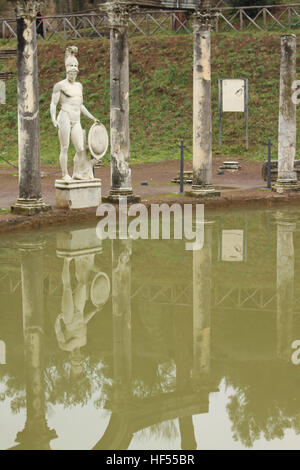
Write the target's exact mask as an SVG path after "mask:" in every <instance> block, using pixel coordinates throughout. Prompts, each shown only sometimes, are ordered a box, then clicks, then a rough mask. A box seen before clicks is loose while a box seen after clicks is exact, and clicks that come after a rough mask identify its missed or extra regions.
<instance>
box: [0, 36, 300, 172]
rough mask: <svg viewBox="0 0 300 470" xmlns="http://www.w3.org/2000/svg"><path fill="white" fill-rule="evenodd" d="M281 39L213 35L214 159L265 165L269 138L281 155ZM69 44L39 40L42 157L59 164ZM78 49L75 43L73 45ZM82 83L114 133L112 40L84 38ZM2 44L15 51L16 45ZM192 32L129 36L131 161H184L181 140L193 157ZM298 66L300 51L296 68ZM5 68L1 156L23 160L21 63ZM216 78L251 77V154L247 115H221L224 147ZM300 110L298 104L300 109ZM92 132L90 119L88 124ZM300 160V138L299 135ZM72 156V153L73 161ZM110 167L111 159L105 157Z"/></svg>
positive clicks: (3, 63) (188, 155) (6, 64)
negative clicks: (57, 120) (60, 92)
mask: <svg viewBox="0 0 300 470" xmlns="http://www.w3.org/2000/svg"><path fill="white" fill-rule="evenodd" d="M280 34H281V33H277V32H272V33H266V32H249V33H241V32H239V33H234V32H233V33H226V34H214V33H213V40H212V96H213V106H212V109H213V154H214V155H219V156H224V158H225V159H228V158H244V159H249V160H263V159H265V158H266V154H267V149H266V147H265V145H264V143H266V142H267V139H268V137H271V139H272V142H273V144H274V145H273V158H276V153H277V133H278V101H279V65H280ZM68 44H70V41H69V42H62V41H50V42H47V43H43V42H42V41H39V83H40V84H39V88H40V118H41V119H40V123H41V159H42V162H43V163H45V164H55V165H57V163H58V155H59V141H58V137H57V132H56V130H55V129H54V127H53V126H52V122H51V119H50V114H49V105H50V100H51V93H52V87H53V85H54V83H56V82H57V81H59V80H61V79H63V78H64V77H65V69H64V51H65V48H66V46H67V45H68ZM72 44H75V42H72ZM76 45H78V47H79V55H78V59H79V66H80V75H79V78H78V79H79V80H80V81H81V83H82V84H83V87H84V98H85V105H86V106H87V108H88V109H89V110H91V112H92V113H93V114H94V115H95V116H97V117H98V118H99V119H100V120H101V122H103V124H104V125H105V126H106V127H107V128H109V40H107V39H91V40H87V39H80V40H77V41H76ZM0 47H3V48H8V47H9V48H13V47H16V44H15V43H12V42H9V43H8V44H5V42H4V41H3V40H2V42H1V41H0ZM192 64H193V38H192V36H191V35H181V36H155V37H135V38H131V39H130V135H131V163H133V164H134V163H143V162H153V161H161V160H169V159H178V158H179V155H180V151H179V149H178V147H177V146H178V144H179V142H180V139H182V138H183V139H184V140H185V144H186V147H187V151H186V153H185V158H186V159H187V160H190V159H191V158H192V154H191V150H192V98H193V96H192ZM299 65H300V48H299V52H298V57H297V66H299ZM0 70H2V71H5V70H10V71H13V72H14V73H15V75H14V77H13V78H12V79H10V80H9V81H8V82H7V104H6V105H2V106H1V118H0V139H1V149H0V157H1V156H2V157H4V158H5V159H7V160H9V161H11V162H16V161H17V154H18V152H17V81H16V60H15V59H9V60H6V61H4V60H2V61H1V62H0ZM218 78H248V79H249V139H250V148H249V151H246V150H245V116H244V114H240V113H226V114H224V115H223V146H222V148H221V149H220V148H219V147H218ZM298 113H300V106H298ZM82 123H83V125H84V127H85V128H86V129H88V128H89V125H90V123H91V122H89V121H88V120H86V118H83V119H82ZM297 140H298V152H297V157H298V158H300V145H299V144H300V134H298V137H297ZM72 155H73V150H72V153H71V152H70V158H71V156H72ZM104 160H105V163H106V164H109V155H108V154H107V155H106V157H105V159H104Z"/></svg>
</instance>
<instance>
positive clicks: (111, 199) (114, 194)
mask: <svg viewBox="0 0 300 470" xmlns="http://www.w3.org/2000/svg"><path fill="white" fill-rule="evenodd" d="M121 197H126V198H127V203H128V204H136V203H139V202H141V197H140V196H137V195H136V194H133V192H132V190H130V189H126V190H120V189H111V190H110V192H109V195H108V196H104V197H103V198H102V202H108V203H112V204H119V201H120V198H121Z"/></svg>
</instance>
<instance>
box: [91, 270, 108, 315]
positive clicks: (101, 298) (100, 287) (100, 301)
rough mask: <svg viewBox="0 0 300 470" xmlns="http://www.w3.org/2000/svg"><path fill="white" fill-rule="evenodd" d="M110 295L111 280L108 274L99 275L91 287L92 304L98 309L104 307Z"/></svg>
mask: <svg viewBox="0 0 300 470" xmlns="http://www.w3.org/2000/svg"><path fill="white" fill-rule="evenodd" d="M109 295H110V280H109V277H108V276H107V274H105V273H98V274H97V275H96V276H95V277H94V279H93V282H92V285H91V291H90V296H91V301H92V304H93V305H94V306H95V307H97V308H100V307H103V305H104V304H106V302H107V301H108V298H109Z"/></svg>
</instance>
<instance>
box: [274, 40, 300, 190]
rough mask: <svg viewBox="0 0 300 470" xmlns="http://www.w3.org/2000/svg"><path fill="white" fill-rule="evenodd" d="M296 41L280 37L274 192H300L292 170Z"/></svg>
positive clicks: (294, 133)
mask: <svg viewBox="0 0 300 470" xmlns="http://www.w3.org/2000/svg"><path fill="white" fill-rule="evenodd" d="M296 41H297V39H296V36H295V35H294V34H285V35H283V36H281V57H280V102H279V129H278V179H277V181H276V184H275V185H274V188H273V189H274V190H275V191H277V192H278V193H286V192H290V191H299V190H300V187H299V185H298V181H297V174H296V172H295V170H294V162H295V155H296V104H295V103H294V102H293V99H292V90H293V88H292V86H293V83H294V82H295V80H296V55H297V51H296Z"/></svg>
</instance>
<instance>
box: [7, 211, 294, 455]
mask: <svg viewBox="0 0 300 470" xmlns="http://www.w3.org/2000/svg"><path fill="white" fill-rule="evenodd" d="M206 216H207V218H208V219H209V220H210V223H208V224H205V241H204V246H203V248H202V249H201V250H199V251H194V252H192V251H187V250H186V249H185V248H186V246H185V241H184V240H121V241H119V240H103V241H101V240H99V239H98V238H97V236H96V230H95V227H91V228H78V227H71V228H69V229H59V230H58V231H57V233H55V232H54V231H53V230H52V231H49V232H43V233H42V234H41V233H35V232H32V233H27V234H25V235H24V236H22V235H21V234H20V235H18V236H13V235H11V234H10V235H9V237H7V238H4V237H2V238H1V239H0V302H1V310H0V421H1V423H2V426H1V430H0V449H1V450H4V449H10V448H17V449H93V448H97V449H107V448H110V449H124V448H128V449H131V450H133V449H166V450H168V449H174V450H178V449H181V448H184V449H186V448H188V449H194V448H198V449H244V448H252V449H297V448H298V447H299V442H298V441H299V437H298V434H299V413H300V395H299V385H300V375H299V372H300V369H299V368H300V291H299V287H298V286H299V285H300V283H299V281H300V231H299V219H300V217H299V216H298V214H297V213H296V212H293V211H286V210H280V211H274V210H272V211H271V210H270V211H256V210H251V211H248V212H246V211H243V212H242V211H237V210H235V211H233V212H231V211H227V212H222V211H214V212H213V213H209V212H208V211H207V213H206ZM298 352H299V353H298Z"/></svg>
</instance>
